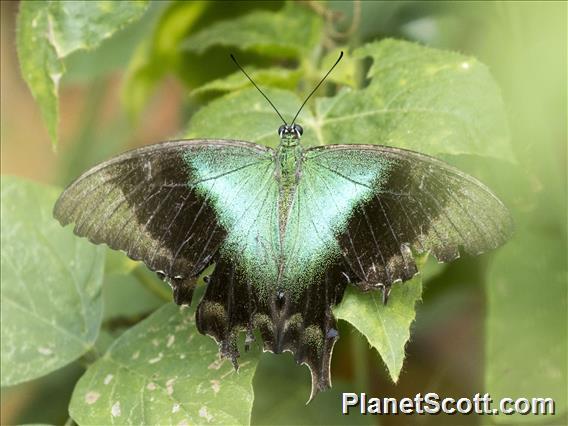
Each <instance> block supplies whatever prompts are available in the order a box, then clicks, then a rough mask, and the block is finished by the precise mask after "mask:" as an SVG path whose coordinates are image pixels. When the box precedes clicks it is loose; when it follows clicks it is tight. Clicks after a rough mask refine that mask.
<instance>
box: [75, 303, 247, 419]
mask: <svg viewBox="0 0 568 426" xmlns="http://www.w3.org/2000/svg"><path fill="white" fill-rule="evenodd" d="M194 315H195V312H194V309H180V308H179V307H178V306H176V305H174V304H168V305H166V306H164V307H162V308H160V309H159V310H158V311H156V312H155V313H154V314H152V315H151V316H150V317H149V318H147V319H146V320H144V321H143V322H141V323H140V324H138V325H137V326H135V327H133V328H131V329H130V330H128V331H127V332H125V333H124V334H123V335H122V336H121V337H120V338H119V339H117V340H116V341H115V343H114V344H113V345H112V346H111V348H110V349H109V350H108V352H107V353H106V354H105V356H104V357H103V358H101V359H99V360H98V361H96V362H95V363H94V364H93V365H92V366H91V367H89V369H88V370H87V372H86V373H85V375H84V376H83V377H82V378H81V379H80V380H79V382H78V384H77V386H76V388H75V391H74V392H73V397H72V400H71V405H70V407H69V412H70V415H71V417H72V418H73V419H74V420H75V421H76V422H77V423H79V424H81V425H88V424H97V425H98V424H248V423H249V422H250V416H251V410H252V402H253V390H252V378H253V375H254V371H255V369H256V365H257V358H258V353H248V354H244V355H243V356H241V358H240V359H239V361H240V369H239V371H238V373H237V372H236V371H235V370H234V368H233V366H232V364H231V362H230V361H228V360H220V359H219V354H218V348H217V345H216V344H215V342H214V341H213V340H211V339H210V338H209V337H205V336H202V335H200V334H198V332H197V330H196V328H195V323H194V322H195V321H194Z"/></svg>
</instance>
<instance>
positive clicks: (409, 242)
mask: <svg viewBox="0 0 568 426" xmlns="http://www.w3.org/2000/svg"><path fill="white" fill-rule="evenodd" d="M340 59H341V56H340V57H339V59H338V60H337V62H336V63H335V65H334V66H333V67H332V68H331V69H330V70H329V72H328V73H327V74H326V77H327V75H329V73H330V72H331V70H332V69H333V68H334V67H335V66H336V65H337V63H338V62H339V60H340ZM233 60H234V61H235V63H237V62H236V59H234V57H233ZM237 65H238V63H237ZM238 66H239V68H241V70H242V71H243V72H244V73H245V75H246V76H247V77H249V76H248V74H246V72H245V71H244V70H243V69H242V67H240V65H238ZM249 79H250V77H249ZM324 79H325V77H324ZM324 79H322V80H321V81H320V83H319V84H318V85H317V86H316V88H315V89H314V90H313V91H312V94H313V93H314V92H315V90H316V89H317V88H318V87H319V85H320V84H321V83H322V82H323V80H324ZM251 82H252V83H253V84H254V85H255V87H257V88H258V86H256V84H255V83H254V81H252V80H251ZM258 90H259V91H260V92H261V94H262V95H263V96H265V98H266V99H267V100H268V102H270V100H269V99H268V98H267V97H266V95H264V93H263V92H262V91H261V90H260V88H258ZM310 96H311V94H310ZM308 98H309V96H308ZM308 98H306V101H307V99H308ZM306 101H304V103H303V104H302V106H301V107H300V110H301V108H302V107H303V106H304V105H305V103H306ZM270 104H271V105H272V106H273V107H274V105H273V104H272V102H270ZM274 109H275V110H276V112H277V113H278V115H279V116H280V118H282V116H281V115H280V113H279V112H278V110H277V109H276V108H275V107H274ZM300 110H299V111H298V114H299V112H300ZM298 114H296V117H294V119H293V120H292V122H291V123H290V124H288V123H287V122H286V121H285V120H284V119H283V118H282V121H283V122H284V124H283V125H282V126H281V127H280V128H279V129H278V135H279V137H280V144H279V146H278V147H277V148H276V149H272V148H269V147H265V146H262V145H258V144H254V143H251V142H246V141H237V140H223V139H196V140H176V141H170V142H164V143H159V144H156V145H152V146H146V147H142V148H138V149H134V150H132V151H129V152H126V153H124V154H122V155H118V156H117V157H114V158H112V159H110V160H108V161H106V162H104V163H101V164H99V165H97V166H95V167H93V168H92V169H90V170H89V171H87V172H86V173H84V174H83V175H82V176H80V177H79V178H78V179H77V180H75V181H74V182H73V183H71V184H70V185H69V186H68V187H67V188H66V189H65V191H64V192H63V193H62V194H61V196H60V197H59V199H58V201H57V203H56V205H55V208H54V216H55V217H56V218H57V219H58V220H59V221H60V222H61V224H62V225H67V224H69V223H74V224H75V226H74V232H75V233H76V234H77V235H79V236H84V237H87V238H88V239H89V240H90V241H91V242H93V243H95V244H100V243H105V244H107V245H108V246H109V247H110V248H112V249H116V250H122V251H124V252H125V253H126V254H127V255H128V256H129V257H131V258H132V259H135V260H140V261H142V262H144V263H145V264H146V265H147V266H148V268H150V269H151V270H153V271H156V272H157V273H158V275H159V276H160V277H161V278H162V279H163V280H165V281H166V282H167V283H169V284H170V285H171V287H172V289H173V297H174V300H175V302H176V303H177V304H180V305H183V304H190V303H191V299H192V294H193V291H194V288H195V285H196V279H197V277H198V276H199V275H200V274H201V273H202V272H203V271H204V270H205V269H206V268H207V267H209V266H210V265H212V264H215V269H214V271H213V273H212V274H211V276H210V277H208V279H207V288H206V291H205V294H204V296H203V298H202V300H201V301H200V303H199V305H198V307H197V311H196V323H197V327H198V330H199V331H200V332H201V333H202V334H206V335H209V336H212V337H213V338H214V339H215V340H216V341H217V343H218V345H219V349H220V353H221V355H223V356H224V357H227V358H229V359H231V360H232V362H233V364H234V365H235V367H237V365H238V364H237V358H238V356H239V349H238V344H237V343H238V337H239V335H240V334H241V333H243V332H244V334H245V348H248V347H249V345H250V344H251V343H252V342H253V341H254V339H255V333H258V334H260V336H261V337H262V340H263V346H264V349H265V350H269V351H272V352H275V353H281V352H283V351H291V352H292V353H293V354H294V357H295V359H296V361H297V362H298V363H303V364H307V365H308V367H309V368H310V371H311V376H312V392H311V396H310V399H311V398H313V397H314V396H315V394H316V393H317V392H318V391H321V390H324V389H326V388H329V387H330V386H331V382H330V359H331V353H332V349H333V346H334V344H335V342H336V340H337V339H338V337H339V336H338V331H337V328H336V327H337V326H336V321H335V318H334V316H333V313H332V308H333V306H335V305H336V304H338V303H339V302H340V301H341V299H342V296H343V293H344V291H345V288H346V286H348V285H354V286H356V287H358V288H359V289H361V290H362V291H375V290H378V291H382V295H383V302H384V303H386V302H387V299H388V296H389V292H390V289H391V286H392V285H394V284H396V283H399V282H403V281H407V280H409V279H411V278H412V277H414V276H415V275H416V274H417V272H418V271H417V266H416V263H415V260H414V254H416V253H425V252H429V253H430V254H431V255H433V256H434V257H435V258H436V259H437V260H438V261H440V262H449V261H452V260H454V259H457V258H458V257H459V256H460V249H461V250H462V251H464V252H465V253H468V254H471V255H478V254H480V253H483V252H486V251H488V250H491V249H495V248H497V247H498V246H500V245H501V244H503V243H504V242H505V241H506V240H507V239H508V238H509V237H510V235H511V232H512V221H511V218H510V215H509V213H508V210H507V209H506V207H505V206H504V205H503V203H502V202H501V201H500V200H499V199H498V198H497V197H496V196H495V195H494V194H493V193H492V192H491V191H490V190H489V189H488V188H487V187H486V186H484V185H483V184H482V183H480V182H479V181H478V180H476V179H475V178H473V177H471V176H469V175H467V174H465V173H463V172H461V171H460V170H458V169H456V168H454V167H452V166H450V165H448V164H446V163H444V162H442V161H440V160H437V159H435V158H432V157H429V156H427V155H424V154H420V153H417V152H413V151H409V150H404V149H399V148H394V147H388V146H380V145H355V144H353V145H351V144H350V145H326V146H316V147H312V148H305V147H303V146H302V144H301V136H302V134H303V129H302V127H301V126H300V125H299V124H296V123H295V120H296V118H297V116H298Z"/></svg>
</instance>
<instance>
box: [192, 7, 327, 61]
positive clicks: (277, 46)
mask: <svg viewBox="0 0 568 426" xmlns="http://www.w3.org/2000/svg"><path fill="white" fill-rule="evenodd" d="M321 27H322V22H321V18H320V17H318V16H317V15H316V14H314V13H313V12H312V11H310V10H309V9H308V8H307V7H305V6H302V5H297V4H293V2H288V3H287V4H286V6H284V8H283V9H282V10H281V11H277V12H268V11H255V12H252V13H249V14H248V15H245V16H243V17H239V18H237V19H229V20H226V21H222V22H218V23H216V24H214V25H211V26H210V27H208V28H206V29H204V30H202V31H200V32H198V33H197V34H195V35H192V36H190V37H189V38H187V39H186V40H185V41H184V43H183V47H184V48H186V49H188V50H191V51H193V52H196V53H201V52H204V51H205V50H207V49H209V48H210V47H212V46H219V45H221V46H234V47H237V48H239V49H241V50H251V51H254V52H256V53H259V54H262V55H267V56H271V57H277V58H282V57H286V58H301V57H305V56H307V55H308V54H309V53H310V51H311V49H313V48H314V46H315V45H316V44H317V43H318V41H319V39H320V37H321Z"/></svg>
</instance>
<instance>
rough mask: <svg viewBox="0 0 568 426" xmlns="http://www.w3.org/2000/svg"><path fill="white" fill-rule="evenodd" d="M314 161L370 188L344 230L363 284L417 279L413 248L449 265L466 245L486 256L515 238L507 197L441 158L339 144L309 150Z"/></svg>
mask: <svg viewBox="0 0 568 426" xmlns="http://www.w3.org/2000/svg"><path fill="white" fill-rule="evenodd" d="M306 161H308V162H310V165H314V166H316V167H320V168H321V169H322V171H325V173H327V174H329V173H332V174H333V175H334V179H348V180H350V181H351V182H354V183H357V184H360V185H364V186H366V187H367V188H368V189H369V196H368V197H367V198H365V200H363V201H361V202H360V203H358V204H357V205H356V206H355V207H354V209H353V211H352V213H351V216H350V219H349V221H348V223H347V225H346V227H345V229H344V230H342V231H341V232H339V235H338V241H339V243H340V246H341V249H342V251H343V256H344V259H345V260H346V262H347V263H348V265H349V266H350V268H351V270H352V272H353V273H354V274H355V276H356V278H357V279H358V280H360V281H361V284H360V286H361V287H362V288H363V289H372V288H382V289H385V290H386V291H385V296H388V289H389V288H390V286H391V284H393V283H394V282H397V281H405V280H408V279H410V278H412V277H413V276H414V275H415V274H416V272H417V268H416V264H415V262H414V259H413V255H412V251H415V252H418V253H424V252H430V253H431V254H432V255H434V257H436V259H438V260H439V261H441V262H449V261H452V260H454V259H456V258H458V257H459V255H460V248H461V249H462V250H463V251H465V252H466V253H468V254H471V255H478V254H480V253H483V252H486V251H488V250H491V249H494V248H496V247H498V246H500V245H501V244H503V243H504V242H505V241H507V239H508V238H509V237H510V236H511V233H512V229H513V225H512V220H511V217H510V215H509V212H508V210H507V209H506V207H505V206H504V205H503V204H502V203H501V201H500V200H499V199H498V198H497V197H496V196H495V195H494V194H493V193H492V192H491V191H490V190H489V189H488V188H487V187H486V186H485V185H483V184H482V183H481V182H479V181H478V180H476V179H475V178H473V177H471V176H469V175H467V174H465V173H463V172H461V171H459V170H458V169H456V168H454V167H452V166H450V165H448V164H446V163H444V162H442V161H439V160H436V159H435V158H432V157H429V156H426V155H423V154H419V153H416V152H412V151H408V150H403V149H397V148H392V147H384V146H378V145H331V146H324V147H316V148H312V149H310V150H308V151H307V153H306ZM385 301H386V299H385Z"/></svg>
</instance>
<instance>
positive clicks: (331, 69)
mask: <svg viewBox="0 0 568 426" xmlns="http://www.w3.org/2000/svg"><path fill="white" fill-rule="evenodd" d="M341 58H343V50H342V51H341V53H340V54H339V58H337V61H335V64H333V66H332V67H331V68H330V69H329V71H328V72H327V74H326V75H324V76H323V78H322V79H321V80H320V82H319V83H318V84H317V86H316V87H314V90H312V91H311V92H310V94H309V95H308V97H307V98H306V100H305V101H304V103H303V104H302V106H300V109H299V110H298V112H297V113H296V115H295V116H294V119H293V120H292V124H294V123H295V122H296V118H298V115H299V114H300V111H302V108H304V105H306V102H308V99H310V98H311V97H312V95H313V94H314V93H315V92H316V90H318V87H320V86H321V84H322V83H323V82H324V80H325V79H326V78H327V76H328V75H329V74H330V73H331V72H332V71H333V69H334V68H335V67H336V65H337V64H338V63H339V61H341Z"/></svg>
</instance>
